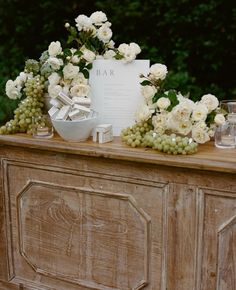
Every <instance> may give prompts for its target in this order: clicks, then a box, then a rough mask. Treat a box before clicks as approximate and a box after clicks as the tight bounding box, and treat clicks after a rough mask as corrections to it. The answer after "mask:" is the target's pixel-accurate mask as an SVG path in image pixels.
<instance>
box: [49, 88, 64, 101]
mask: <svg viewBox="0 0 236 290" xmlns="http://www.w3.org/2000/svg"><path fill="white" fill-rule="evenodd" d="M61 91H62V87H61V86H59V85H49V86H48V94H49V96H50V97H51V98H54V99H55V98H57V96H58V94H59V93H60V92H61Z"/></svg>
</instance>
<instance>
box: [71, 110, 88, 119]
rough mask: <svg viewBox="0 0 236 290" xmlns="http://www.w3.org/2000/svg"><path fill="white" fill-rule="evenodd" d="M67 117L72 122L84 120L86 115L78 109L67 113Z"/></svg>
mask: <svg viewBox="0 0 236 290" xmlns="http://www.w3.org/2000/svg"><path fill="white" fill-rule="evenodd" d="M69 117H70V119H71V120H72V121H73V120H83V119H86V115H85V114H84V113H83V112H82V111H80V110H78V109H74V110H73V111H71V112H69Z"/></svg>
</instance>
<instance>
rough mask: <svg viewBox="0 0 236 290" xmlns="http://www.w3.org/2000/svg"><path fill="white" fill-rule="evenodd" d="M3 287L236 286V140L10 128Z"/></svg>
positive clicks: (3, 202)
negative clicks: (77, 139) (72, 137)
mask: <svg viewBox="0 0 236 290" xmlns="http://www.w3.org/2000/svg"><path fill="white" fill-rule="evenodd" d="M0 157H1V169H0V171H1V177H0V178H1V183H0V184H1V187H0V231H1V233H0V236H1V242H0V289H1V290H3V289H4V290H5V289H12V290H16V289H25V290H29V289H32V290H91V289H97V290H131V289H132V290H137V289H145V290H151V289H152V290H236V150H232V149H229V150H220V149H217V148H215V147H214V145H213V144H212V143H209V144H205V145H202V146H200V147H199V152H198V153H197V154H195V155H191V156H169V155H165V154H161V153H157V152H154V151H153V150H151V149H131V148H129V147H127V146H126V145H123V144H121V142H120V140H119V138H117V139H116V140H115V141H114V142H112V143H106V144H103V145H100V144H98V143H93V142H92V141H87V142H81V143H68V142H65V141H63V140H61V139H60V138H59V137H55V138H53V139H51V140H40V139H33V138H31V137H28V136H26V135H21V134H19V135H12V136H0Z"/></svg>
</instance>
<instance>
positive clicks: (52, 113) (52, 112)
mask: <svg viewBox="0 0 236 290" xmlns="http://www.w3.org/2000/svg"><path fill="white" fill-rule="evenodd" d="M58 112H59V109H58V108H57V107H54V106H53V107H51V109H50V110H49V111H48V114H49V116H50V117H51V118H54V117H56V115H57V113H58Z"/></svg>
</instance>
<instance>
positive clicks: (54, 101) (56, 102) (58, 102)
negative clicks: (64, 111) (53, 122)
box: [49, 99, 63, 109]
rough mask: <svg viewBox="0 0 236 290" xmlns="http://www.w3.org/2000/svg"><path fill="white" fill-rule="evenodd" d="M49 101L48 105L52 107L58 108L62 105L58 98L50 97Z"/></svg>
mask: <svg viewBox="0 0 236 290" xmlns="http://www.w3.org/2000/svg"><path fill="white" fill-rule="evenodd" d="M49 103H50V105H52V106H53V107H56V108H58V109H60V108H61V107H62V106H63V103H62V102H60V101H59V100H56V99H51V100H50V102H49Z"/></svg>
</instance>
